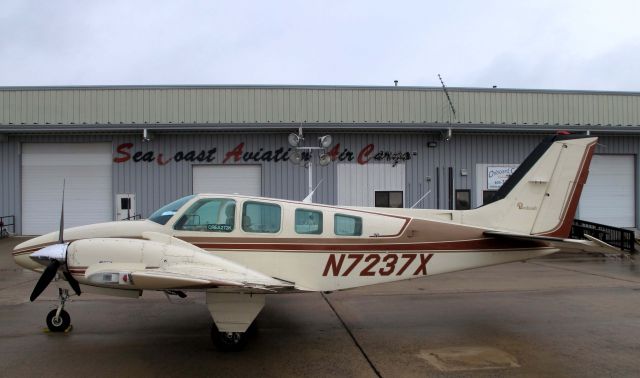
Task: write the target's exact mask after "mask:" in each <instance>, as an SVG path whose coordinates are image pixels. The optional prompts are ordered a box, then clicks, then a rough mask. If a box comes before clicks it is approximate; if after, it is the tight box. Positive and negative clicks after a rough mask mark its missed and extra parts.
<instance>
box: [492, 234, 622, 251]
mask: <svg viewBox="0 0 640 378" xmlns="http://www.w3.org/2000/svg"><path fill="white" fill-rule="evenodd" d="M484 235H486V236H492V237H495V238H502V239H510V240H529V241H539V242H546V243H547V244H549V246H551V247H555V248H558V249H560V250H561V251H562V252H597V253H618V252H620V250H619V249H617V248H616V247H614V246H612V245H610V244H607V243H605V242H603V241H602V240H599V239H596V238H594V237H592V236H589V235H585V237H586V238H588V239H589V240H579V239H564V238H556V237H551V236H538V235H527V234H518V233H513V232H504V231H485V232H484Z"/></svg>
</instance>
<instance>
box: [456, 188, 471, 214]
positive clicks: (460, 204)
mask: <svg viewBox="0 0 640 378" xmlns="http://www.w3.org/2000/svg"><path fill="white" fill-rule="evenodd" d="M469 209H471V190H469V189H457V190H456V210H469Z"/></svg>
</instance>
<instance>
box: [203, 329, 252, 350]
mask: <svg viewBox="0 0 640 378" xmlns="http://www.w3.org/2000/svg"><path fill="white" fill-rule="evenodd" d="M248 336H249V335H248V332H220V331H218V327H216V324H215V323H213V325H211V341H213V345H215V347H216V349H218V350H219V351H221V352H239V351H241V350H242V349H243V348H244V346H245V345H246V344H247V340H248Z"/></svg>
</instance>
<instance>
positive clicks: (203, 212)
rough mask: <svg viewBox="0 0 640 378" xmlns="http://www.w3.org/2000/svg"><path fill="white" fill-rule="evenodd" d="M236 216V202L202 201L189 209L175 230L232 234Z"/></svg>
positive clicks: (222, 200)
mask: <svg viewBox="0 0 640 378" xmlns="http://www.w3.org/2000/svg"><path fill="white" fill-rule="evenodd" d="M235 214H236V201H234V200H231V199H224V198H206V199H201V200H199V201H197V202H196V203H194V204H193V205H192V206H191V207H190V208H189V209H187V211H186V212H185V213H184V214H183V215H182V217H180V219H179V220H178V221H177V222H176V224H175V225H174V227H173V228H174V229H176V230H183V231H205V232H231V231H233V229H234V225H235Z"/></svg>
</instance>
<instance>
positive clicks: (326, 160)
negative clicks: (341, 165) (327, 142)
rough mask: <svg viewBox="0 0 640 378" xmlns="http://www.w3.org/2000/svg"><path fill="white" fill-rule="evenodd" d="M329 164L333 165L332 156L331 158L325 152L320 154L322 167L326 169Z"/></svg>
mask: <svg viewBox="0 0 640 378" xmlns="http://www.w3.org/2000/svg"><path fill="white" fill-rule="evenodd" d="M329 163H331V156H329V154H326V153H324V152H323V153H322V154H320V165H321V166H323V167H324V166H326V165H328V164H329Z"/></svg>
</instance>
